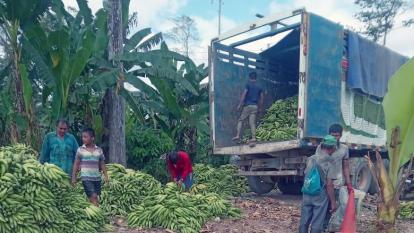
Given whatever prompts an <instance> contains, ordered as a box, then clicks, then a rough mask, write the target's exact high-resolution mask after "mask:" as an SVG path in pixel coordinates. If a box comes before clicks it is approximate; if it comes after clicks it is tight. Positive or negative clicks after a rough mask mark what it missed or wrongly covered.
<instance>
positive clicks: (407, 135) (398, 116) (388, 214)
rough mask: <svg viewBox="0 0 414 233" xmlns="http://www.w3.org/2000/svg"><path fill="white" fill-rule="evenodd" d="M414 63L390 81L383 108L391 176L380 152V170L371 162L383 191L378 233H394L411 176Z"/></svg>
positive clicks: (375, 177) (411, 61)
mask: <svg viewBox="0 0 414 233" xmlns="http://www.w3.org/2000/svg"><path fill="white" fill-rule="evenodd" d="M413 73H414V59H411V60H410V61H409V62H407V63H406V64H405V65H403V66H402V67H401V68H400V69H399V70H398V71H397V72H396V73H395V74H394V76H393V77H392V78H391V79H390V81H389V83H388V92H387V94H386V96H385V97H384V101H383V106H384V114H385V125H386V129H387V139H388V143H387V146H388V155H389V158H390V169H389V173H387V170H386V169H385V167H384V164H383V162H382V159H381V156H380V154H379V152H378V151H377V152H376V168H375V166H374V164H373V163H372V162H371V161H370V160H369V164H370V168H371V171H372V174H373V176H374V180H375V181H376V183H377V185H378V187H379V189H378V190H379V198H380V199H379V201H378V207H377V220H378V221H377V230H378V232H386V233H394V232H395V220H396V217H397V215H398V211H399V198H400V194H401V191H402V189H403V186H404V184H405V179H406V178H407V177H408V176H409V175H410V173H411V171H412V165H413V155H414V144H413V143H412V142H413V141H414V108H413V107H412V103H413V101H414V79H412V74H413Z"/></svg>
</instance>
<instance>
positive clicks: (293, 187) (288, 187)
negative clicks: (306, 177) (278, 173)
mask: <svg viewBox="0 0 414 233" xmlns="http://www.w3.org/2000/svg"><path fill="white" fill-rule="evenodd" d="M302 186H303V182H288V181H286V180H285V179H281V180H280V181H279V182H277V187H278V188H279V190H280V192H282V193H283V194H288V195H300V194H301V193H302V191H301V189H302Z"/></svg>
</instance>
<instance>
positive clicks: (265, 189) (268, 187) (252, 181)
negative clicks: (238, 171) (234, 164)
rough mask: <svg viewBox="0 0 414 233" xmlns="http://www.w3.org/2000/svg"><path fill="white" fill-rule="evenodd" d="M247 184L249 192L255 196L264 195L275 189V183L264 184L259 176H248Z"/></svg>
mask: <svg viewBox="0 0 414 233" xmlns="http://www.w3.org/2000/svg"><path fill="white" fill-rule="evenodd" d="M247 183H248V184H249V187H250V190H251V191H253V192H255V193H257V194H260V195H261V194H266V193H269V192H270V191H272V189H274V188H275V183H269V182H266V181H265V180H264V179H263V178H262V177H260V176H248V177H247Z"/></svg>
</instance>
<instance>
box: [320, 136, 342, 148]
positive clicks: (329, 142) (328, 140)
mask: <svg viewBox="0 0 414 233" xmlns="http://www.w3.org/2000/svg"><path fill="white" fill-rule="evenodd" d="M337 143H338V142H337V141H336V138H335V137H334V136H332V135H326V136H325V137H324V138H323V141H322V144H324V145H325V146H336V144H337Z"/></svg>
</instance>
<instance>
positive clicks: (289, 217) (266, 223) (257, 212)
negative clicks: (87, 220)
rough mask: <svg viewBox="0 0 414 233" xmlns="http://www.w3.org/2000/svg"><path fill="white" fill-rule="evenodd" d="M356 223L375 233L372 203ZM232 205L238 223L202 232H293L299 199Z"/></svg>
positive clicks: (403, 228) (413, 227)
mask: <svg viewBox="0 0 414 233" xmlns="http://www.w3.org/2000/svg"><path fill="white" fill-rule="evenodd" d="M368 199H369V201H367V202H365V204H364V206H363V208H362V210H361V217H360V219H359V222H358V232H363V233H374V232H376V231H375V204H374V203H372V202H373V200H374V199H373V198H368ZM233 202H234V204H235V205H236V206H238V207H239V208H241V209H242V210H243V217H242V218H241V219H237V220H231V219H215V220H212V221H210V222H208V223H207V224H206V225H205V226H204V228H203V231H202V233H236V232H237V233H295V232H297V231H298V225H299V219H300V203H301V196H288V195H282V194H280V193H278V192H272V193H270V194H268V195H264V196H258V195H255V194H250V193H249V194H245V195H243V196H242V197H238V198H235V199H234V200H233ZM116 232H117V233H171V232H172V231H167V230H163V229H151V230H138V229H127V228H119V229H118V230H117V231H116ZM397 232H398V233H414V220H398V222H397Z"/></svg>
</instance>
